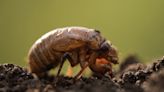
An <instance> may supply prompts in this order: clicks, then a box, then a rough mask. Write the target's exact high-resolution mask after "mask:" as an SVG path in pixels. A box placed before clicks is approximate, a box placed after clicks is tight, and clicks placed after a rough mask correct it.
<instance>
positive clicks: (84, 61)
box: [75, 48, 89, 80]
mask: <svg viewBox="0 0 164 92" xmlns="http://www.w3.org/2000/svg"><path fill="white" fill-rule="evenodd" d="M87 52H88V51H87V49H86V48H81V49H80V51H79V61H80V66H81V70H80V71H79V72H78V73H77V75H76V76H75V80H77V79H79V78H80V77H81V76H82V73H83V72H84V70H85V69H86V68H87V67H88V66H89V63H88V60H87V58H86V56H87Z"/></svg>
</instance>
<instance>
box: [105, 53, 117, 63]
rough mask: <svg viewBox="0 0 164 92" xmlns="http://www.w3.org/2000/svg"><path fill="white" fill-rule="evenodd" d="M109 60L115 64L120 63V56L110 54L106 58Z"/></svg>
mask: <svg viewBox="0 0 164 92" xmlns="http://www.w3.org/2000/svg"><path fill="white" fill-rule="evenodd" d="M106 59H107V60H108V61H109V62H112V63H113V64H119V63H118V58H117V57H115V56H109V55H108V57H107V58H106Z"/></svg>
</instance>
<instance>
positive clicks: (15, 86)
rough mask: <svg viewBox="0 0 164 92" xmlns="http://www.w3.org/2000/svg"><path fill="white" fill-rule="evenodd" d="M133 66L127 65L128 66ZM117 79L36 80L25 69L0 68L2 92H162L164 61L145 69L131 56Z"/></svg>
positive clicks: (123, 64) (157, 61) (2, 65)
mask: <svg viewBox="0 0 164 92" xmlns="http://www.w3.org/2000/svg"><path fill="white" fill-rule="evenodd" d="M130 61H132V62H134V63H130V64H129V63H128V62H130ZM120 66H121V67H120V70H121V71H119V72H116V73H114V76H115V77H114V78H110V77H109V76H106V75H104V76H101V77H100V76H99V77H97V76H90V77H88V78H85V77H82V78H80V79H79V80H76V81H75V80H74V78H72V77H66V76H62V75H61V76H59V77H58V78H56V77H55V76H49V77H46V78H44V79H38V78H35V77H34V76H33V75H32V74H30V73H28V72H27V71H26V69H24V68H22V67H20V66H17V65H14V64H1V65H0V92H25V91H26V92H34V91H35V92H162V91H163V90H164V88H163V85H164V82H163V81H164V70H163V68H164V58H161V59H159V60H156V61H154V62H153V63H151V64H149V65H144V64H142V63H140V61H139V60H138V59H137V58H135V57H133V56H131V57H129V59H126V60H125V61H124V63H122V64H121V65H120Z"/></svg>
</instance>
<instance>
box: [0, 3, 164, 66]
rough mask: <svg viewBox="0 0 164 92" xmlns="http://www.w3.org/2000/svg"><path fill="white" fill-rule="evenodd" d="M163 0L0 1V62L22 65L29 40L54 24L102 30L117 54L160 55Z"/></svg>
mask: <svg viewBox="0 0 164 92" xmlns="http://www.w3.org/2000/svg"><path fill="white" fill-rule="evenodd" d="M163 9H164V0H0V63H15V64H18V65H22V66H25V64H26V63H25V61H26V58H27V53H28V50H29V48H30V47H31V45H32V44H33V43H34V41H35V40H37V39H38V38H39V37H40V36H41V35H43V34H44V33H46V32H48V31H50V30H52V29H54V28H58V27H65V26H85V27H90V28H96V29H99V30H101V32H102V34H103V35H104V36H105V37H106V38H107V39H109V40H111V41H112V42H113V44H114V45H116V47H117V48H118V49H119V52H120V57H121V58H122V57H125V56H126V55H128V54H131V53H136V54H138V55H139V56H140V57H141V58H142V59H143V60H145V61H148V60H151V59H154V58H157V57H161V56H162V55H164V48H163V47H164V42H163V39H164V37H163V34H164V10H163Z"/></svg>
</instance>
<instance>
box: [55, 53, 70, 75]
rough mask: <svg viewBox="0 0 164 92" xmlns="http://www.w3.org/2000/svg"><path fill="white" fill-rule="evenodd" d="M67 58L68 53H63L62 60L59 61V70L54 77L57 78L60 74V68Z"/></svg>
mask: <svg viewBox="0 0 164 92" xmlns="http://www.w3.org/2000/svg"><path fill="white" fill-rule="evenodd" d="M67 56H68V53H65V54H64V55H63V58H62V60H61V63H60V66H59V70H58V72H57V75H56V77H58V76H59V74H60V72H61V69H62V67H63V64H64V62H65V60H66V58H67Z"/></svg>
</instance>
